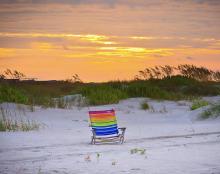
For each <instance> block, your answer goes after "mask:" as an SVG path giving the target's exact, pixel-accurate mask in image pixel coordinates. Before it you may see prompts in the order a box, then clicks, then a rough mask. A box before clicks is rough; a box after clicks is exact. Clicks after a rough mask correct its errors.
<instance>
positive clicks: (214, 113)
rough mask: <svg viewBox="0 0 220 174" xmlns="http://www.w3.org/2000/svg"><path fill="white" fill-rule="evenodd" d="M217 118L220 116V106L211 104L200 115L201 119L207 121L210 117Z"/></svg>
mask: <svg viewBox="0 0 220 174" xmlns="http://www.w3.org/2000/svg"><path fill="white" fill-rule="evenodd" d="M219 116H220V104H212V105H211V107H210V108H208V109H207V110H205V111H204V112H203V113H202V114H201V118H202V119H207V118H210V117H219Z"/></svg>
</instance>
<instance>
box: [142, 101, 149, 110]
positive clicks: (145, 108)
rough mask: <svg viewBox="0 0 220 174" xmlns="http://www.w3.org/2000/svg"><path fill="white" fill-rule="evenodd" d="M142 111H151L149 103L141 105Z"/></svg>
mask: <svg viewBox="0 0 220 174" xmlns="http://www.w3.org/2000/svg"><path fill="white" fill-rule="evenodd" d="M141 109H143V110H148V109H150V106H149V104H148V103H147V102H143V103H141Z"/></svg>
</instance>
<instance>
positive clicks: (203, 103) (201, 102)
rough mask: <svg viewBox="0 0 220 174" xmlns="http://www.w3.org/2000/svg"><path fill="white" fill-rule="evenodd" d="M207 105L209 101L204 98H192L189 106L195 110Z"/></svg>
mask: <svg viewBox="0 0 220 174" xmlns="http://www.w3.org/2000/svg"><path fill="white" fill-rule="evenodd" d="M207 105H209V103H208V102H207V101H205V100H201V99H198V100H194V101H193V103H192V106H191V110H195V109H198V108H201V107H203V106H207Z"/></svg>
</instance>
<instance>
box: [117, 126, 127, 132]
mask: <svg viewBox="0 0 220 174" xmlns="http://www.w3.org/2000/svg"><path fill="white" fill-rule="evenodd" d="M118 129H120V130H121V131H122V132H124V131H125V130H126V127H119V128H118Z"/></svg>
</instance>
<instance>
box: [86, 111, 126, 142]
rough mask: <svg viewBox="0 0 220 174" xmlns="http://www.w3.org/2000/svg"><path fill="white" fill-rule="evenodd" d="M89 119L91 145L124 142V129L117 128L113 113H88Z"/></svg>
mask: <svg viewBox="0 0 220 174" xmlns="http://www.w3.org/2000/svg"><path fill="white" fill-rule="evenodd" d="M89 117H90V122H91V127H92V134H93V135H92V141H91V144H96V143H103V142H108V143H109V142H118V143H121V144H122V143H123V142H124V134H125V130H126V128H125V127H123V128H118V125H117V120H116V116H115V111H114V110H113V109H112V110H102V111H89Z"/></svg>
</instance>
